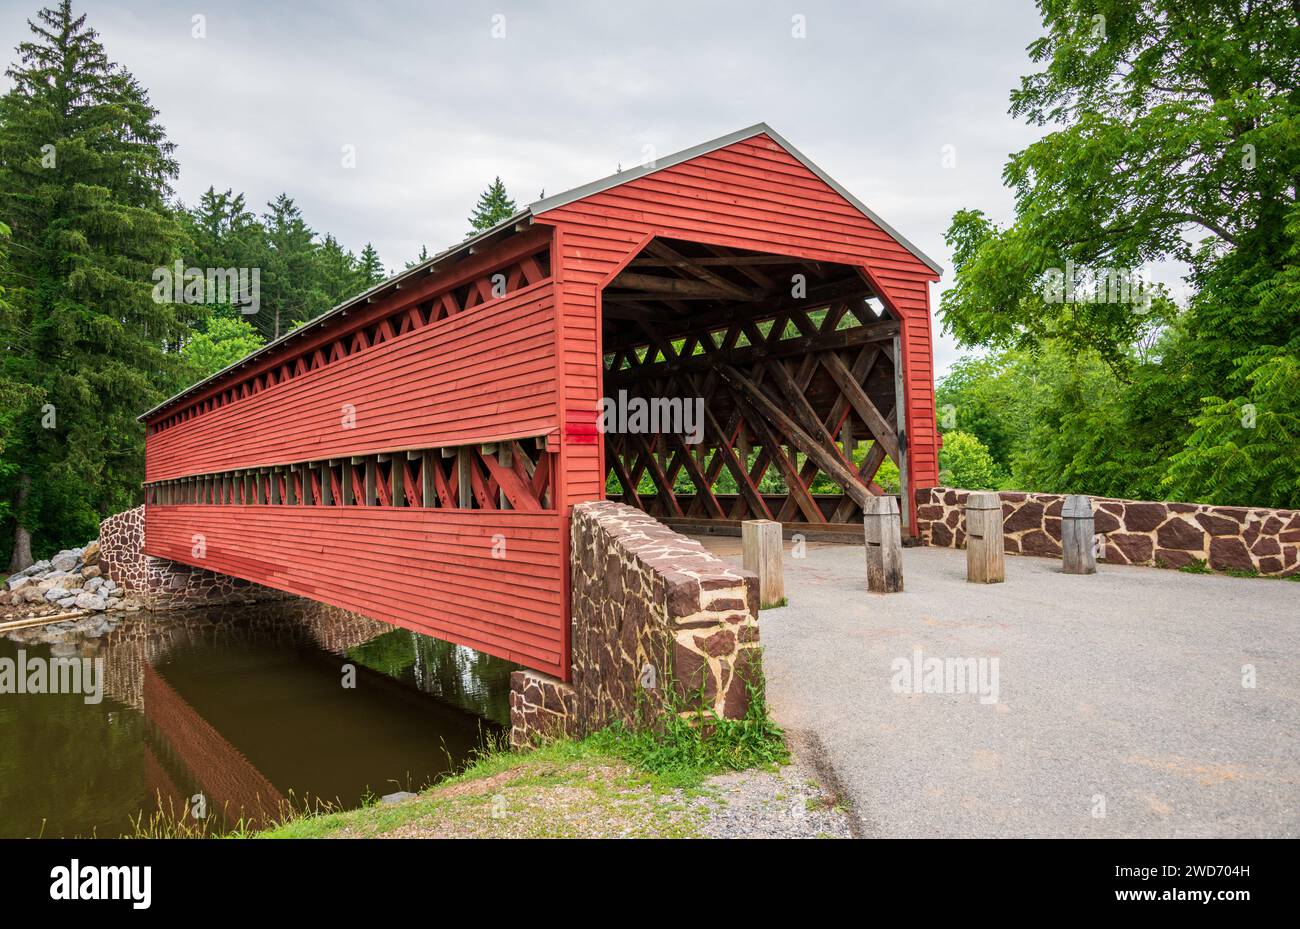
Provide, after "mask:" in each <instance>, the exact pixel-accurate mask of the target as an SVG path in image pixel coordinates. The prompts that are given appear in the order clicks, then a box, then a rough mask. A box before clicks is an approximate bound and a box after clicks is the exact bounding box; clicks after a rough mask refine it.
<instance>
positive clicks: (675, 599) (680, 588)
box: [668, 575, 700, 617]
mask: <svg viewBox="0 0 1300 929" xmlns="http://www.w3.org/2000/svg"><path fill="white" fill-rule="evenodd" d="M699 611H700V584H699V581H697V580H695V578H693V577H687V576H686V575H680V576H679V577H678V578H676V579H672V580H670V582H669V584H668V615H669V616H670V617H677V616H690V615H691V614H692V613H698V612H699Z"/></svg>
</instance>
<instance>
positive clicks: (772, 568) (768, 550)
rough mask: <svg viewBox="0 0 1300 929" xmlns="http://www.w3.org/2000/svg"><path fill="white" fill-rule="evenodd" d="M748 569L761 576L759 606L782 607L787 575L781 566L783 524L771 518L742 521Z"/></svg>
mask: <svg viewBox="0 0 1300 929" xmlns="http://www.w3.org/2000/svg"><path fill="white" fill-rule="evenodd" d="M740 542H741V547H742V548H743V549H744V565H745V570H746V571H753V572H754V573H755V574H757V575H758V605H759V607H760V608H762V609H767V608H768V607H773V606H781V605H783V602H784V600H785V577H784V575H783V574H782V569H781V524H780V523H778V522H774V521H773V520H770V519H747V520H745V521H744V522H742V523H741V524H740Z"/></svg>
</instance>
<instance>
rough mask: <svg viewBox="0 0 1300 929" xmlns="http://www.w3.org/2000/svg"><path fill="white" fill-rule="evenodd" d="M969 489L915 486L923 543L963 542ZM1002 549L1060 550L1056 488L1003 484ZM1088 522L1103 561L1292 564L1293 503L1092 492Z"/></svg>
mask: <svg viewBox="0 0 1300 929" xmlns="http://www.w3.org/2000/svg"><path fill="white" fill-rule="evenodd" d="M968 494H969V491H966V490H957V489H955V488H951V487H929V488H922V489H920V490H918V491H917V492H916V505H917V509H916V515H917V518H916V525H917V530H918V532H919V534H920V537H921V541H922V543H923V544H925V545H937V546H939V547H943V548H964V547H965V545H966V523H965V517H964V515H963V514H964V510H963V508H964V506H965V504H966V497H967V495H968ZM999 496H1000V497H1001V498H1002V529H1003V537H1004V539H1005V542H1006V544H1005V548H1006V550H1007V552H1009V553H1011V554H1016V555H1043V556H1047V557H1051V558H1059V557H1061V505H1062V503H1063V502H1064V501H1065V496H1064V495H1063V494H1034V493H1019V492H1011V491H1003V492H1002V493H1000V494H999ZM1092 504H1093V529H1094V531H1095V532H1096V533H1097V534H1098V535H1101V536H1104V537H1105V546H1104V549H1103V550H1102V552H1101V554H1100V559H1101V560H1102V561H1104V562H1110V563H1111V564H1133V565H1156V566H1158V567H1164V568H1181V567H1183V566H1184V565H1188V564H1192V563H1194V562H1196V561H1203V562H1205V563H1206V564H1208V565H1209V566H1210V567H1211V568H1214V569H1216V570H1219V571H1230V570H1235V571H1255V572H1258V573H1259V574H1266V575H1290V574H1295V573H1297V571H1300V511H1297V510H1273V509H1264V508H1261V507H1241V506H1212V505H1210V504H1205V503H1153V502H1149V501H1143V500H1114V499H1110V498H1107V497H1093V498H1092Z"/></svg>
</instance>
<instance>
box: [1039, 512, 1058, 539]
mask: <svg viewBox="0 0 1300 929" xmlns="http://www.w3.org/2000/svg"><path fill="white" fill-rule="evenodd" d="M1043 528H1044V529H1045V530H1047V534H1048V535H1050V536H1051V537H1052V539H1053V541H1056V542H1059V541H1061V519H1060V517H1059V516H1044V517H1043Z"/></svg>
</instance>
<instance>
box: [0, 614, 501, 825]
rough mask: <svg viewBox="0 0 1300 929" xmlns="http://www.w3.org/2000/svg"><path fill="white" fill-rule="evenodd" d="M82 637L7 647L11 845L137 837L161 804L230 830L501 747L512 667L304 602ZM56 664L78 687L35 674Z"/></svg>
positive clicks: (139, 620)
mask: <svg viewBox="0 0 1300 929" xmlns="http://www.w3.org/2000/svg"><path fill="white" fill-rule="evenodd" d="M89 632H91V633H98V634H88V633H87V632H86V631H81V632H78V631H76V630H60V629H58V628H51V627H37V628H34V629H25V630H20V631H18V632H12V633H10V634H9V635H8V636H0V837H33V836H46V837H60V836H96V835H97V836H105V837H108V836H112V837H116V836H119V835H130V834H133V832H135V831H137V824H138V823H145V824H147V823H148V822H149V819H150V817H152V816H153V815H154V814H156V813H157V812H158V811H159V810H160V809H161V810H162V811H164V812H166V813H167V815H168V816H169V817H183V816H186V815H189V816H191V821H192V814H193V813H194V812H195V811H197V812H199V813H202V814H203V815H204V816H205V817H206V816H212V817H215V819H213V820H211V821H209V826H210V827H211V828H214V829H217V830H220V829H221V828H223V827H228V826H229V825H230V824H232V823H234V822H236V821H237V820H239V819H240V818H243V819H244V820H245V822H246V823H248V822H251V823H254V824H259V823H265V822H267V821H269V820H270V818H273V817H274V816H276V815H279V814H282V812H283V811H284V810H285V809H287V808H289V807H292V808H294V809H303V808H307V807H310V806H312V805H313V804H318V803H321V802H324V803H329V804H331V805H332V806H333V807H335V808H350V807H355V806H357V805H359V804H361V803H363V802H367V801H368V800H371V799H374V798H376V797H380V796H383V795H385V794H389V793H393V792H396V791H401V790H418V789H420V788H421V787H423V786H427V785H429V784H432V783H435V782H436V781H438V780H439V779H441V778H444V777H446V776H447V775H448V774H450V773H453V772H454V771H456V770H457V769H459V768H460V767H462V766H463V765H464V764H465V762H466V761H467V760H469V759H470V758H471V757H472V755H473V753H474V752H475V751H476V750H478V749H480V748H482V747H483V746H485V745H486V744H489V743H491V742H494V741H497V740H499V739H500V738H501V737H502V734H503V732H504V730H505V727H506V726H507V725H508V721H509V702H508V701H509V691H510V673H511V672H512V671H513V670H515V669H516V667H517V666H516V665H513V664H511V663H509V662H506V661H503V660H501V659H498V658H493V657H492V656H489V655H485V654H483V653H481V652H475V651H472V650H470V649H467V648H463V647H461V646H455V645H451V644H449V643H446V642H442V641H439V640H437V639H432V638H429V637H427V636H422V635H418V634H416V633H413V632H410V631H407V630H404V629H399V628H396V627H393V626H389V625H386V624H383V623H378V622H375V621H372V620H367V619H363V618H361V617H357V616H355V615H354V614H349V613H345V612H343V611H341V610H336V609H333V608H330V607H322V606H320V605H318V604H312V603H309V602H306V601H300V600H291V601H282V602H273V603H263V604H256V605H251V606H238V607H223V608H220V609H211V610H187V611H183V612H171V613H156V614H148V613H137V614H130V615H128V616H126V617H125V618H123V619H122V620H120V621H119V622H118V623H117V625H116V626H115V627H114V628H112V629H111V630H105V629H103V628H102V626H101V628H98V629H94V628H92V629H91V630H89ZM52 659H79V660H78V662H77V664H78V665H79V666H80V669H81V670H83V671H84V672H85V675H84V677H83V679H82V681H81V684H80V686H79V692H75V693H70V692H66V691H67V690H68V689H70V688H69V686H68V685H69V682H70V680H71V679H70V678H69V677H67V672H66V671H64V672H62V673H63V676H62V677H61V678H60V677H58V676H57V675H58V674H59V673H60V672H58V671H57V670H52V671H51V672H50V673H49V675H48V676H47V677H46V681H45V683H44V684H42V683H41V680H40V678H39V677H35V678H34V677H32V676H31V675H32V674H34V673H35V674H38V675H39V671H33V670H32V669H34V668H38V667H40V666H42V665H43V666H45V667H54V666H52V665H51V660H52ZM80 659H85V660H80ZM101 661H102V664H101V663H100V662H101ZM96 669H98V671H96ZM42 670H43V669H42ZM6 671H8V677H6V676H5V675H6ZM20 673H25V674H26V675H27V677H26V678H24V684H33V685H35V686H31V687H27V686H23V685H16V678H17V677H18V676H19V674H20ZM56 680H61V682H62V688H60V686H58V685H56V684H55V681H56ZM95 682H97V684H96V683H95ZM96 687H98V689H99V693H98V694H96V693H95V688H96ZM42 689H43V690H44V691H45V692H18V691H23V690H27V691H32V690H37V691H39V690H42ZM59 689H62V690H64V691H65V692H57V693H56V692H51V691H55V690H59ZM97 697H98V700H97ZM96 700H97V702H96ZM141 817H143V819H142V818H141Z"/></svg>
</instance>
